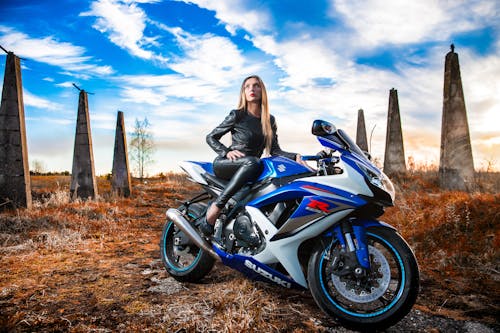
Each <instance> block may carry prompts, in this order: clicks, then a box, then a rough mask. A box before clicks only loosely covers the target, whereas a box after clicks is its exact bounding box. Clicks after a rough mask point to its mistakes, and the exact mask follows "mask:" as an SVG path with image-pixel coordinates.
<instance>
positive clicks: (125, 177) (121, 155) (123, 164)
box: [111, 111, 131, 197]
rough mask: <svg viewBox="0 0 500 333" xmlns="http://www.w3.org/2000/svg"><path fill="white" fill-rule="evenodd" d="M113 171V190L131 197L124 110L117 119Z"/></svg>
mask: <svg viewBox="0 0 500 333" xmlns="http://www.w3.org/2000/svg"><path fill="white" fill-rule="evenodd" d="M111 173H112V176H111V188H112V190H113V192H115V193H116V194H118V195H120V196H124V197H129V196H130V194H131V181H130V171H129V167H128V151H127V137H126V132H125V122H124V120H123V112H122V111H118V116H117V119H116V134H115V149H114V155H113V170H112V172H111Z"/></svg>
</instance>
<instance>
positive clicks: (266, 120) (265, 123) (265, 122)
mask: <svg viewBox="0 0 500 333" xmlns="http://www.w3.org/2000/svg"><path fill="white" fill-rule="evenodd" d="M252 78H253V79H257V81H258V82H259V85H260V88H261V90H262V99H261V113H260V123H261V125H262V133H263V134H264V142H265V150H266V153H267V154H271V144H272V141H273V129H272V127H271V113H270V112H269V103H268V101H267V91H266V86H265V85H264V82H263V81H262V79H261V78H260V77H259V76H257V75H250V76H248V77H246V78H245V79H244V80H243V83H242V84H241V89H240V101H239V103H238V108H237V109H238V110H239V111H240V112H243V111H246V110H247V104H248V103H247V98H246V96H245V82H247V80H249V79H252Z"/></svg>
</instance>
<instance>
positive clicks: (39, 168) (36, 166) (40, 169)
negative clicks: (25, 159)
mask: <svg viewBox="0 0 500 333" xmlns="http://www.w3.org/2000/svg"><path fill="white" fill-rule="evenodd" d="M31 171H32V172H33V173H35V174H42V173H44V172H45V164H44V163H43V162H42V161H41V160H33V161H31Z"/></svg>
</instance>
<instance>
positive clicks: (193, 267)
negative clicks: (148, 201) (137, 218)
mask: <svg viewBox="0 0 500 333" xmlns="http://www.w3.org/2000/svg"><path fill="white" fill-rule="evenodd" d="M179 209H180V210H181V209H183V207H180V208H179ZM205 211H206V206H205V205H202V204H198V203H196V204H191V205H190V206H189V209H188V211H187V212H186V215H185V217H186V218H187V219H188V221H190V222H194V220H196V218H197V217H199V216H201V214H204V213H205ZM176 240H177V241H178V243H179V241H180V243H181V244H179V245H176V244H175V241H176ZM160 252H161V259H162V261H163V265H164V266H165V269H166V270H167V272H168V273H169V274H170V275H171V276H172V277H173V278H174V279H176V280H177V281H180V282H198V281H200V280H201V279H203V278H204V277H205V275H207V274H208V273H209V272H210V271H211V270H212V268H213V266H214V263H215V260H214V258H212V257H211V256H210V255H209V254H208V253H206V252H205V251H203V250H201V249H200V248H198V247H197V246H195V245H194V244H193V243H192V242H191V241H190V240H189V239H187V237H186V236H185V234H184V233H183V232H182V231H180V230H179V229H178V228H177V227H176V226H175V224H174V223H173V222H172V221H167V222H166V223H165V226H164V227H163V232H162V235H161V240H160Z"/></svg>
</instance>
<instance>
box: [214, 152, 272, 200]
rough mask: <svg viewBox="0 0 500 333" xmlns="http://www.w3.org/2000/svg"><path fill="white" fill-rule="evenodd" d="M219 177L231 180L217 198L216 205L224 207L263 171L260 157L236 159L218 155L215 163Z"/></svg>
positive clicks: (215, 169) (215, 171) (215, 170)
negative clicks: (232, 159)
mask: <svg viewBox="0 0 500 333" xmlns="http://www.w3.org/2000/svg"><path fill="white" fill-rule="evenodd" d="M213 169H214V173H215V175H216V176H217V177H219V178H222V179H224V180H229V183H228V184H227V186H226V188H225V189H224V190H223V191H222V193H221V194H220V195H219V197H218V198H217V199H216V200H215V205H216V206H217V207H219V208H223V207H224V206H225V205H226V203H227V202H228V201H229V199H231V197H232V196H233V195H234V194H235V193H236V192H238V191H239V190H240V189H241V188H242V187H243V186H244V185H245V184H246V183H248V182H251V181H254V180H256V179H257V178H258V177H259V175H260V174H261V172H262V163H261V161H260V158H258V157H255V156H245V157H242V158H238V159H236V160H234V161H231V160H230V159H227V158H224V157H217V158H216V159H215V161H214V163H213Z"/></svg>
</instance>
